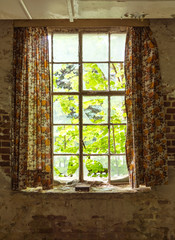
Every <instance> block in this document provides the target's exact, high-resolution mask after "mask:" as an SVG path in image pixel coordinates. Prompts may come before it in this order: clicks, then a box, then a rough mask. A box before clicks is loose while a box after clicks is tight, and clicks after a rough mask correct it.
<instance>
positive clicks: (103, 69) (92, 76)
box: [83, 63, 108, 91]
mask: <svg viewBox="0 0 175 240" xmlns="http://www.w3.org/2000/svg"><path fill="white" fill-rule="evenodd" d="M83 89H84V90H94V91H98V90H107V89H108V64H106V63H84V64H83Z"/></svg>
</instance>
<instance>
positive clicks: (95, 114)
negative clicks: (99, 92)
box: [83, 96, 108, 124]
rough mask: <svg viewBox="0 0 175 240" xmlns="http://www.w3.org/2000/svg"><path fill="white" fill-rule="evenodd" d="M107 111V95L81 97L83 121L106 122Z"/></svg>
mask: <svg viewBox="0 0 175 240" xmlns="http://www.w3.org/2000/svg"><path fill="white" fill-rule="evenodd" d="M107 113H108V98H107V97H100V96H95V97H94V96H88V97H83V123H86V124H87V123H107V115H108V114H107Z"/></svg>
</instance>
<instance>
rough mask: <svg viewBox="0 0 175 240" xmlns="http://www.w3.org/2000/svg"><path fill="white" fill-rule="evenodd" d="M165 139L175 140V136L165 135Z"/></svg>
mask: <svg viewBox="0 0 175 240" xmlns="http://www.w3.org/2000/svg"><path fill="white" fill-rule="evenodd" d="M166 137H167V139H175V134H169V133H168V134H167V135H166Z"/></svg>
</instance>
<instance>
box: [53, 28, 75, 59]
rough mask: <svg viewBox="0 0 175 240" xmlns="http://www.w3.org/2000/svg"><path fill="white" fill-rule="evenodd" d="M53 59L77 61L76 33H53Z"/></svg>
mask: <svg viewBox="0 0 175 240" xmlns="http://www.w3.org/2000/svg"><path fill="white" fill-rule="evenodd" d="M53 61H54V62H78V34H76V33H69V34H66V33H56V34H54V35H53Z"/></svg>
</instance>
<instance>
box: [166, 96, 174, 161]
mask: <svg viewBox="0 0 175 240" xmlns="http://www.w3.org/2000/svg"><path fill="white" fill-rule="evenodd" d="M164 106H165V119H166V132H167V134H166V137H167V150H168V160H169V164H172V165H173V164H174V165H175V97H174V98H173V97H170V96H164Z"/></svg>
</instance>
